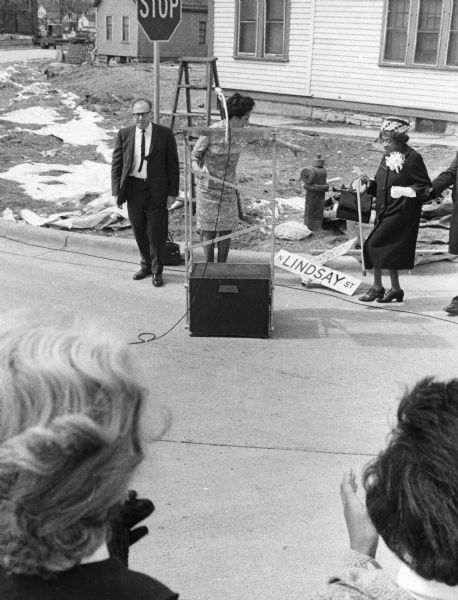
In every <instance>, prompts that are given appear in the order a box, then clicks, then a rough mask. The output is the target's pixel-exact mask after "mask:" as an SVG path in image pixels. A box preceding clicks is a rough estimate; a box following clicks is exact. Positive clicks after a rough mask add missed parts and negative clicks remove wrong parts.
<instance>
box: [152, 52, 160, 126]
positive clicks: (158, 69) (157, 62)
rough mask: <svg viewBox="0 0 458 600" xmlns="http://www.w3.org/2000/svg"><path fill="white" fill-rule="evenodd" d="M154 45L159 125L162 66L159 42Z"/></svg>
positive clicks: (155, 100)
mask: <svg viewBox="0 0 458 600" xmlns="http://www.w3.org/2000/svg"><path fill="white" fill-rule="evenodd" d="M153 45H154V117H153V119H154V122H155V123H159V121H160V116H159V104H160V81H161V75H160V65H161V50H160V45H159V42H153Z"/></svg>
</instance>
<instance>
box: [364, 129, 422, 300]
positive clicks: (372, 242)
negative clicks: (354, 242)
mask: <svg viewBox="0 0 458 600" xmlns="http://www.w3.org/2000/svg"><path fill="white" fill-rule="evenodd" d="M409 128H410V124H409V123H408V122H407V121H405V120H404V119H400V118H398V117H388V118H387V119H386V120H385V121H384V122H383V125H382V128H381V131H380V135H379V140H380V141H381V143H382V145H383V147H384V150H385V154H384V156H383V158H382V162H381V164H380V166H379V168H378V170H377V173H376V174H375V179H374V180H367V179H366V181H365V182H364V181H363V183H366V184H367V191H368V193H369V194H372V195H373V196H375V198H376V200H375V212H376V220H375V226H374V229H373V230H372V231H371V233H370V234H369V236H368V238H367V240H366V242H365V244H364V260H365V264H366V267H367V268H368V269H373V270H374V283H373V285H372V287H371V288H370V290H369V291H368V292H367V293H366V294H364V296H361V297H360V298H359V299H360V300H361V302H373V301H374V300H377V302H383V303H386V302H391V301H392V300H396V301H397V302H402V301H403V299H404V291H403V290H402V289H401V286H400V284H399V274H398V271H399V270H400V269H412V268H413V266H414V261H415V246H416V242H417V235H418V227H419V224H420V216H421V207H422V202H423V201H425V200H426V199H427V197H428V189H429V186H430V183H431V182H430V179H429V176H428V172H427V170H426V167H425V164H424V162H423V159H422V157H421V155H420V154H418V152H416V151H415V150H413V149H412V148H411V147H410V146H408V145H407V142H408V140H409V136H408V135H407V131H408V130H409ZM382 269H388V270H389V274H390V279H391V289H390V290H388V291H387V292H385V289H384V287H383V283H382Z"/></svg>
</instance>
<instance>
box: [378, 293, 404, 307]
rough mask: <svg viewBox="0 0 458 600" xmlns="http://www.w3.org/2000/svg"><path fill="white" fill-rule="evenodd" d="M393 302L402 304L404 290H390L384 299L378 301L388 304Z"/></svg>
mask: <svg viewBox="0 0 458 600" xmlns="http://www.w3.org/2000/svg"><path fill="white" fill-rule="evenodd" d="M392 300H396V302H402V301H403V300H404V290H388V291H387V293H386V294H385V295H384V296H383V298H378V299H377V302H381V303H382V304H386V303H387V302H391V301H392Z"/></svg>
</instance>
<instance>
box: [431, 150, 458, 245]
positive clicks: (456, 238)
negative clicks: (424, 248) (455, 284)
mask: <svg viewBox="0 0 458 600" xmlns="http://www.w3.org/2000/svg"><path fill="white" fill-rule="evenodd" d="M432 186H433V188H434V192H435V193H436V194H440V193H441V192H443V191H444V190H445V189H447V188H448V187H450V186H453V187H452V200H453V211H452V220H451V223H450V239H449V251H450V253H451V254H458V152H457V154H456V156H455V159H454V160H453V161H452V164H451V165H450V166H449V168H448V169H446V170H445V171H443V172H442V173H441V174H440V175H438V176H437V177H436V179H435V180H434V181H433V183H432Z"/></svg>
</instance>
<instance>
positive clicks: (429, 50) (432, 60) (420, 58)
mask: <svg viewBox="0 0 458 600" xmlns="http://www.w3.org/2000/svg"><path fill="white" fill-rule="evenodd" d="M438 44H439V34H438V33H419V34H418V35H417V47H416V49H415V60H414V62H416V63H421V64H423V65H435V64H436V63H437V49H438Z"/></svg>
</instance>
